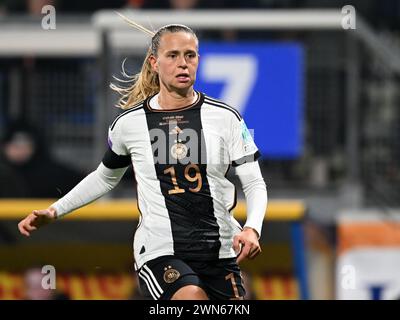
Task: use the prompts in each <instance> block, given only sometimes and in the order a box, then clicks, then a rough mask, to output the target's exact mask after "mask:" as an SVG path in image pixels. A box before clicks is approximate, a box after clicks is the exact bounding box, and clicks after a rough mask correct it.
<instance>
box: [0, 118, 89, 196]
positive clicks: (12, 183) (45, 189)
mask: <svg viewBox="0 0 400 320" xmlns="http://www.w3.org/2000/svg"><path fill="white" fill-rule="evenodd" d="M47 148H48V147H47V145H46V142H45V141H44V138H43V137H42V136H41V134H40V133H39V132H38V130H36V129H35V128H33V127H32V126H30V125H29V124H27V123H25V122H22V121H17V122H14V123H11V124H10V126H9V127H8V128H6V130H5V132H4V135H3V138H2V140H1V143H0V197H3V198H58V197H60V196H62V195H64V194H66V193H67V192H68V191H69V190H70V189H72V188H73V187H74V186H75V185H76V184H77V183H78V182H79V181H80V180H81V179H82V178H83V175H82V174H79V173H78V172H76V171H75V170H73V169H70V168H68V167H67V166H65V165H63V164H61V163H58V162H57V161H55V160H53V159H52V158H51V157H50V154H49V152H48V150H47Z"/></svg>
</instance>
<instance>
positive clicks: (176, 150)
mask: <svg viewBox="0 0 400 320" xmlns="http://www.w3.org/2000/svg"><path fill="white" fill-rule="evenodd" d="M187 153H188V147H186V145H185V144H183V143H181V140H178V141H176V140H175V144H174V145H172V147H171V155H172V157H173V158H174V159H177V160H182V159H183V158H185V157H186V156H187Z"/></svg>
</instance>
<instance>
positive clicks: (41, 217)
mask: <svg viewBox="0 0 400 320" xmlns="http://www.w3.org/2000/svg"><path fill="white" fill-rule="evenodd" d="M55 219H56V210H55V209H53V208H48V209H44V210H33V211H32V213H31V214H30V215H28V216H27V217H26V218H25V219H23V220H21V221H20V223H18V230H19V232H21V233H22V234H23V235H24V236H27V237H29V236H30V234H31V232H32V231H34V230H36V229H38V228H40V227H42V226H44V225H46V224H49V223H50V222H52V221H54V220H55Z"/></svg>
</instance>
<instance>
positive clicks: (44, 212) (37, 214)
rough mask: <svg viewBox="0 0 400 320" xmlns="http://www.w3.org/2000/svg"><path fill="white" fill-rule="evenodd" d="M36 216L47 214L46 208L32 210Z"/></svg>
mask: <svg viewBox="0 0 400 320" xmlns="http://www.w3.org/2000/svg"><path fill="white" fill-rule="evenodd" d="M32 213H33V214H34V215H35V216H36V217H40V216H48V215H49V213H48V211H47V210H33V212H32Z"/></svg>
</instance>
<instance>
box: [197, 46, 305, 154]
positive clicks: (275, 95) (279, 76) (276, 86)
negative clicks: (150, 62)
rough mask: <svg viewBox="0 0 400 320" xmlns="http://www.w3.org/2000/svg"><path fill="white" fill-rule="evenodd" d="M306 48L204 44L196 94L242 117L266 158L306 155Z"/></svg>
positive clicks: (201, 47) (201, 48)
mask: <svg viewBox="0 0 400 320" xmlns="http://www.w3.org/2000/svg"><path fill="white" fill-rule="evenodd" d="M303 65H304V58H303V48H302V47H301V45H300V44H298V43H292V42H263V43H249V42H239V43H238V42H237V43H232V44H228V43H209V42H201V43H200V65H199V70H198V76H197V81H196V85H195V88H196V90H199V91H203V92H205V93H206V94H208V95H209V96H211V97H214V98H217V99H220V100H222V101H224V102H225V103H227V104H229V105H231V106H232V107H234V108H236V109H237V110H239V111H240V113H241V114H242V116H243V118H244V119H245V121H246V124H247V127H248V128H249V129H250V130H254V131H253V133H254V139H255V142H256V144H257V146H258V148H259V149H260V152H261V154H262V155H263V157H264V158H267V159H268V158H269V159H293V158H296V157H299V156H300V155H301V153H302V149H303V122H304V121H303V104H304V101H303V99H304V97H303V94H304V93H303V92H304V79H305V76H304V66H303Z"/></svg>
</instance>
